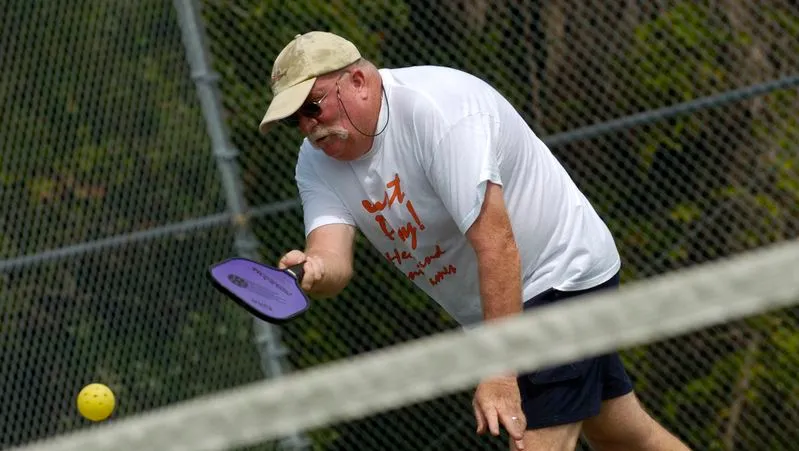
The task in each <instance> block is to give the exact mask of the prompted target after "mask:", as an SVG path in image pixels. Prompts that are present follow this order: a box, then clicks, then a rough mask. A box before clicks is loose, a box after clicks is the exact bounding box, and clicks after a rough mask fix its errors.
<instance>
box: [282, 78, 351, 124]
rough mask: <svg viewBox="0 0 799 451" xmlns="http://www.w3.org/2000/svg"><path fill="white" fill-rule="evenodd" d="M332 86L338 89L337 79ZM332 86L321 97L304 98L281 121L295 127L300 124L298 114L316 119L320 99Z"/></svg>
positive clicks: (319, 107) (318, 113)
mask: <svg viewBox="0 0 799 451" xmlns="http://www.w3.org/2000/svg"><path fill="white" fill-rule="evenodd" d="M342 75H344V74H342ZM339 79H341V76H339ZM334 86H335V88H336V89H338V80H336V84H335V85H334ZM334 86H331V87H330V89H328V90H327V92H325V93H324V94H323V95H322V97H319V98H318V99H316V100H306V101H305V103H303V104H302V105H301V106H300V108H299V109H297V111H296V112H295V113H294V114H292V115H291V116H289V117H287V118H285V119H283V121H282V122H284V123H285V124H286V125H289V126H291V127H296V126H298V125H300V116H304V117H307V118H308V119H316V118H317V117H319V116H320V115H321V114H322V101H323V100H325V97H327V95H328V94H330V91H332V90H333V87H334Z"/></svg>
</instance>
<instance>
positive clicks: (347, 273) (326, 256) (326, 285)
mask: <svg viewBox="0 0 799 451" xmlns="http://www.w3.org/2000/svg"><path fill="white" fill-rule="evenodd" d="M305 254H306V255H307V256H309V257H312V258H317V259H320V260H322V262H323V263H322V264H323V267H324V276H323V277H322V279H321V280H319V281H317V282H315V283H314V285H313V288H312V289H311V291H310V292H309V294H311V295H313V296H316V297H332V296H335V295H337V294H339V293H340V292H341V291H342V290H343V289H344V288H345V287H346V286H347V284H349V282H350V280H351V279H352V265H351V263H349V259H347V258H344V257H342V256H339V255H337V254H336V253H334V252H330V251H326V250H315V249H308V250H306V251H305Z"/></svg>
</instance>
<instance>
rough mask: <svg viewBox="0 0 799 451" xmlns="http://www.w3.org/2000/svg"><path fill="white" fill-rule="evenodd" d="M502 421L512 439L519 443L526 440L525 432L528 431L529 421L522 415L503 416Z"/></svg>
mask: <svg viewBox="0 0 799 451" xmlns="http://www.w3.org/2000/svg"><path fill="white" fill-rule="evenodd" d="M500 419H501V420H502V425H503V426H504V427H505V430H507V431H508V435H509V436H510V438H511V439H513V440H517V441H518V440H521V439H523V438H524V430H525V429H527V421H526V420H525V418H524V415H522V414H520V413H514V414H502V415H501V416H500Z"/></svg>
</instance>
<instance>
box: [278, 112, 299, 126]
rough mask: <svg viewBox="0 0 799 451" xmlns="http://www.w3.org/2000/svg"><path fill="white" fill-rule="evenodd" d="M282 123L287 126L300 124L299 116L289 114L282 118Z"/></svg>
mask: <svg viewBox="0 0 799 451" xmlns="http://www.w3.org/2000/svg"><path fill="white" fill-rule="evenodd" d="M282 122H283V123H284V124H286V125H288V126H289V127H296V126H298V125H300V117H299V116H298V115H297V114H296V113H295V114H292V115H291V116H289V117H287V118H285V119H283V121H282Z"/></svg>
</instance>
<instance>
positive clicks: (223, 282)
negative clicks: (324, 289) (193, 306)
mask: <svg viewBox="0 0 799 451" xmlns="http://www.w3.org/2000/svg"><path fill="white" fill-rule="evenodd" d="M208 276H209V278H210V279H211V283H212V284H213V285H214V286H215V287H216V289H218V290H219V291H221V292H222V293H224V294H225V295H227V296H228V297H229V298H231V299H233V300H234V301H235V302H236V303H238V304H239V305H240V306H242V307H244V308H245V309H246V310H247V311H249V312H250V313H251V314H253V315H254V316H255V317H256V318H259V319H261V320H264V321H267V322H269V323H275V324H280V323H284V322H286V321H289V320H291V319H293V318H295V317H296V316H298V315H300V314H301V313H303V312H304V311H305V310H307V309H308V307H309V306H310V301H309V300H308V297H307V296H306V295H305V292H303V291H302V288H300V283H299V281H301V280H302V276H303V270H302V264H299V265H295V266H292V267H290V268H287V269H278V268H275V267H272V266H269V265H265V264H263V263H258V262H256V261H252V260H249V259H246V258H230V259H228V260H225V261H222V262H219V263H216V264H214V265H213V266H211V267H210V268H209V269H208Z"/></svg>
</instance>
